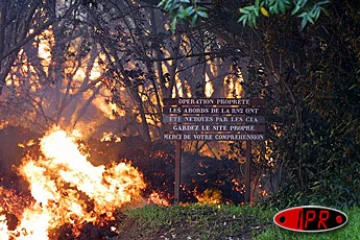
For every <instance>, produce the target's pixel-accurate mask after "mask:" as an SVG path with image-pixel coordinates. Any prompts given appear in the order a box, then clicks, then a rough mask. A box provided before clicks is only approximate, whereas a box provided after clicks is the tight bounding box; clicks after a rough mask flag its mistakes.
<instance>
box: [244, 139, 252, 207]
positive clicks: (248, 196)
mask: <svg viewBox="0 0 360 240" xmlns="http://www.w3.org/2000/svg"><path fill="white" fill-rule="evenodd" d="M250 169H251V141H246V160H245V203H246V204H250V201H251V186H250V185H251V179H250Z"/></svg>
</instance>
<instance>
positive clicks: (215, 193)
mask: <svg viewBox="0 0 360 240" xmlns="http://www.w3.org/2000/svg"><path fill="white" fill-rule="evenodd" d="M194 195H195V197H196V199H197V200H198V203H199V204H219V203H221V198H222V196H221V191H220V190H215V189H206V190H205V191H204V192H203V193H201V194H196V193H195V194H194Z"/></svg>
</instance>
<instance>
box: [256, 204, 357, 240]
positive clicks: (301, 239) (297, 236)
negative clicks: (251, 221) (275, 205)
mask: <svg viewBox="0 0 360 240" xmlns="http://www.w3.org/2000/svg"><path fill="white" fill-rule="evenodd" d="M343 212H345V213H346V214H347V216H348V218H349V219H348V223H347V224H346V225H345V226H344V227H342V228H340V229H337V230H334V231H330V232H323V233H300V232H291V231H288V230H285V229H281V228H279V227H277V226H275V225H272V226H271V227H269V228H268V229H266V230H265V231H264V232H263V233H262V234H260V235H258V236H257V237H256V238H254V239H256V240H273V239H280V240H288V239H289V240H292V239H294V240H334V239H339V240H342V239H347V240H352V239H354V240H355V239H356V240H358V239H360V224H359V222H360V208H358V207H354V208H350V209H345V210H343Z"/></svg>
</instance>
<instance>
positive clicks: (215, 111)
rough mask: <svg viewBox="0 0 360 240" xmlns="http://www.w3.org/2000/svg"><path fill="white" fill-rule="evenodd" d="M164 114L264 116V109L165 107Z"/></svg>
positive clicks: (245, 107)
mask: <svg viewBox="0 0 360 240" xmlns="http://www.w3.org/2000/svg"><path fill="white" fill-rule="evenodd" d="M163 112H164V114H211V115H230V114H231V115H239V114H245V115H264V114H265V109H264V108H263V107H253V106H242V107H184V106H175V107H172V106H169V105H166V106H164V109H163Z"/></svg>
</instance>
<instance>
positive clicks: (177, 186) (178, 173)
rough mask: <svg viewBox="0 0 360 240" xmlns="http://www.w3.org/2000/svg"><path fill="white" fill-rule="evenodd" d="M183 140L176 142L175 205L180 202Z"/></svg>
mask: <svg viewBox="0 0 360 240" xmlns="http://www.w3.org/2000/svg"><path fill="white" fill-rule="evenodd" d="M181 143H182V142H181V140H178V141H176V143H175V144H176V145H175V183H174V187H175V189H174V204H179V202H180V184H181V153H182V146H181V145H182V144H181Z"/></svg>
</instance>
